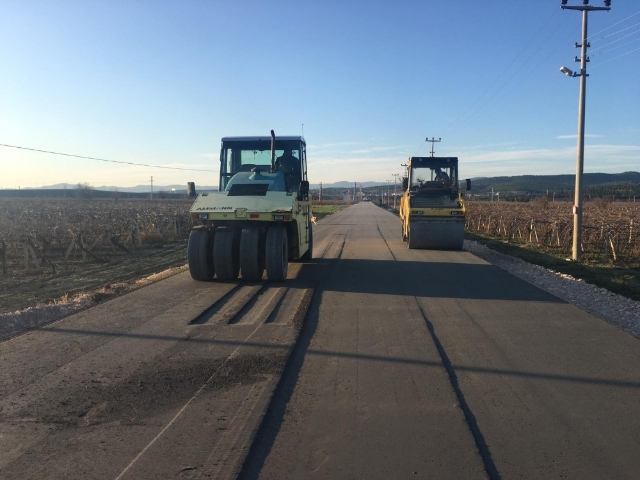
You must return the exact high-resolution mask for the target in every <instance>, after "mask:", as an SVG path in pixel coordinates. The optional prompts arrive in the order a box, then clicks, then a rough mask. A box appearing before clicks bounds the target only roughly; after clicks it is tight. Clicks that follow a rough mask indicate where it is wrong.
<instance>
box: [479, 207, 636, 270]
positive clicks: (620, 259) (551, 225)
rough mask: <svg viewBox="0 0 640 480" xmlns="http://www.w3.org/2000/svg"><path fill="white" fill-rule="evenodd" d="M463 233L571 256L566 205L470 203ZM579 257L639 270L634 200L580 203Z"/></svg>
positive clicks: (569, 209)
mask: <svg viewBox="0 0 640 480" xmlns="http://www.w3.org/2000/svg"><path fill="white" fill-rule="evenodd" d="M466 229H467V231H468V232H470V233H475V234H479V235H482V236H485V237H491V238H495V239H500V240H505V241H508V242H511V243H517V244H527V245H530V246H534V247H536V248H537V249H539V250H542V251H545V252H548V253H552V254H556V255H566V256H571V250H572V242H573V213H572V204H571V203H569V202H550V201H548V200H546V199H542V200H539V201H536V202H527V203H516V202H490V201H470V202H468V204H467V222H466ZM582 254H583V258H584V260H585V261H586V262H593V263H600V264H602V263H607V262H608V263H611V264H615V265H618V266H625V267H630V268H639V267H640V202H638V203H635V202H604V201H594V202H586V203H585V204H584V208H583V220H582Z"/></svg>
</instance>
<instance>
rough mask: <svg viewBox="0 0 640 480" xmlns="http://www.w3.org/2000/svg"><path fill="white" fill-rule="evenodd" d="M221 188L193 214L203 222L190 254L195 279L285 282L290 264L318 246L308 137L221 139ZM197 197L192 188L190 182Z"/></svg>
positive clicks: (200, 198) (195, 232)
mask: <svg viewBox="0 0 640 480" xmlns="http://www.w3.org/2000/svg"><path fill="white" fill-rule="evenodd" d="M219 185H220V186H219V191H218V192H213V193H200V194H199V195H198V196H197V198H196V199H195V201H194V203H193V205H192V206H191V208H190V210H189V215H191V218H192V219H193V220H194V221H195V222H196V223H199V225H197V226H195V227H194V228H193V229H192V230H191V234H190V235H189V246H188V249H187V256H188V263H189V272H190V273H191V277H192V278H193V279H195V280H212V279H213V278H214V277H216V278H218V279H219V280H233V279H236V278H238V275H239V274H240V273H241V274H242V278H243V279H244V280H251V281H255V280H260V279H262V277H263V273H264V271H265V270H266V274H267V278H268V279H269V280H275V281H280V280H284V279H285V278H286V277H287V270H288V262H289V260H309V259H311V252H312V249H313V232H312V230H311V200H310V198H309V182H308V180H307V149H306V143H305V140H304V138H303V137H297V136H295V137H294V136H286V137H285V136H281V137H278V138H276V136H275V134H274V133H273V130H272V131H271V136H270V137H269V136H264V137H224V138H223V139H222V149H221V152H220V184H219ZM191 187H192V188H191V190H192V192H193V193H192V194H194V193H195V192H194V190H195V188H193V184H191Z"/></svg>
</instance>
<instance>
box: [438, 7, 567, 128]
mask: <svg viewBox="0 0 640 480" xmlns="http://www.w3.org/2000/svg"><path fill="white" fill-rule="evenodd" d="M557 12H558V10H554V11H553V13H552V14H551V15H550V16H549V18H547V20H546V21H545V22H544V24H543V25H542V27H540V29H539V30H538V31H537V32H536V33H535V35H533V36H532V37H531V39H530V40H529V41H528V42H527V44H526V45H525V46H524V47H523V48H522V49H521V50H520V52H519V53H518V54H517V55H516V56H515V57H514V59H513V60H512V61H511V63H510V64H509V65H508V66H507V67H506V68H505V69H503V71H502V72H501V73H500V75H498V76H497V77H496V79H495V80H494V81H493V83H491V85H489V87H488V88H487V89H486V90H485V91H484V92H483V93H482V95H480V96H479V97H478V98H477V99H476V100H475V101H474V102H473V103H472V104H471V105H470V106H469V107H468V108H467V109H466V110H465V112H464V113H463V114H462V115H460V116H459V117H458V118H456V119H455V120H454V121H453V122H452V123H450V124H449V126H447V127H445V132H447V131H449V130H450V129H452V128H453V126H454V125H455V124H456V123H458V122H460V121H461V120H462V119H463V118H464V117H465V116H466V115H467V114H468V113H469V112H470V111H471V110H472V109H473V108H474V107H475V106H476V105H477V104H478V103H479V102H480V100H482V99H483V98H484V96H485V95H486V94H487V93H488V92H489V91H490V90H491V89H492V88H493V87H494V85H495V84H496V83H498V81H499V80H500V79H501V78H502V77H503V76H504V74H505V73H506V72H508V71H509V69H510V68H511V66H512V65H513V64H514V63H515V62H516V60H518V58H520V56H521V55H522V54H523V53H524V52H525V51H526V50H527V48H529V45H531V43H533V41H534V40H535V39H536V37H537V36H538V35H539V34H540V32H542V30H543V29H544V27H546V26H547V24H548V23H549V22H550V21H551V19H552V18H553V17H554V16H555V15H556V13H557ZM564 21H565V20H564V19H563V21H562V22H561V23H560V25H558V27H556V30H554V31H553V33H552V34H551V35H549V36H548V37H547V38H546V39H545V40H544V42H542V44H543V45H544V44H545V43H546V42H547V41H548V40H549V38H550V37H551V36H552V35H553V34H555V32H556V31H557V30H558V28H560V26H561V25H562V24H563V23H564ZM534 53H535V51H534ZM530 59H531V57H529V58H528V59H527V60H526V61H525V63H524V64H522V65H521V66H520V68H518V69H517V70H516V73H518V72H519V71H520V70H521V69H522V67H524V65H526V63H527V62H528V61H529V60H530ZM514 75H515V73H514V74H513V75H512V76H511V77H510V78H509V79H508V80H507V81H506V82H505V83H504V84H503V86H502V87H500V88H499V89H498V92H499V91H500V90H501V89H502V88H503V87H504V85H505V84H507V83H509V81H510V80H511V79H512V78H513V76H514ZM495 95H496V94H495V93H494V94H493V95H492V96H491V97H490V98H489V100H487V102H488V101H490V100H491V99H492V98H493V97H494V96H495ZM487 102H485V103H483V104H482V105H481V106H480V108H482V106H484V105H485V104H486V103H487ZM475 112H476V111H475V110H474V111H473V112H472V113H471V115H470V116H469V117H467V119H466V120H462V125H464V124H465V123H466V122H467V121H468V119H469V118H471V117H473V115H475Z"/></svg>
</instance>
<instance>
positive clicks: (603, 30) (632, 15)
mask: <svg viewBox="0 0 640 480" xmlns="http://www.w3.org/2000/svg"><path fill="white" fill-rule="evenodd" d="M638 14H640V12H636V13H633V14H631V15H629V16H628V17H627V18H623V19H622V20H620V21H619V22H616V23H614V24H613V25H609V26H608V27H607V28H604V29H602V30H600V31H599V32H596V33H594V34H592V35H591V36H589V37H587V40H588V39H590V38H593V37H595V36H596V35H600V34H601V33H602V32H606V31H607V30H609V29H610V28H613V27H615V26H616V25H620V24H621V23H622V22H626V21H627V20H629V19H630V18H632V17H635V16H636V15H638Z"/></svg>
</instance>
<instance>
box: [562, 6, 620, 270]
mask: <svg viewBox="0 0 640 480" xmlns="http://www.w3.org/2000/svg"><path fill="white" fill-rule="evenodd" d="M604 4H605V6H604V7H592V6H591V5H589V0H582V5H578V6H569V5H567V0H562V5H561V8H562V9H563V10H580V11H581V12H582V43H581V44H578V43H576V48H578V47H580V58H578V57H576V58H575V61H576V62H580V73H576V72H574V71H572V70H571V69H569V68H567V67H560V71H561V72H562V73H564V74H565V75H567V76H569V77H580V96H579V101H578V145H577V154H576V188H575V196H574V203H573V245H572V253H571V259H572V260H577V261H579V260H580V257H581V253H582V252H581V249H580V247H581V243H582V172H583V169H584V119H585V96H586V92H587V77H588V76H589V75H587V62H589V58H588V57H587V48H589V46H590V45H589V42H587V14H588V13H589V12H590V11H597V10H611V0H604Z"/></svg>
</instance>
